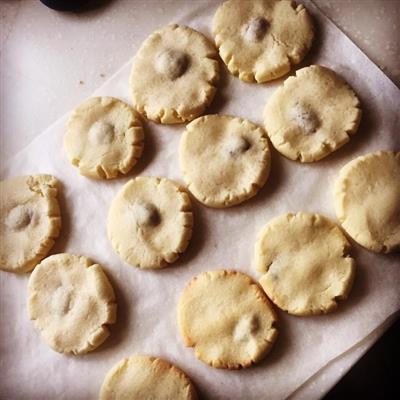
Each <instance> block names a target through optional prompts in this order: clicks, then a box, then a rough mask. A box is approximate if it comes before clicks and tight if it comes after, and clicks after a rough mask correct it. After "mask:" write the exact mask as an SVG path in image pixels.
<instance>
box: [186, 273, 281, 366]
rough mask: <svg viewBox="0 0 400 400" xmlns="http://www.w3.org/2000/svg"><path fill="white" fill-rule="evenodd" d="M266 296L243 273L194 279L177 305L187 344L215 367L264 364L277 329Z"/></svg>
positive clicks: (273, 313)
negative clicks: (264, 358) (262, 362)
mask: <svg viewBox="0 0 400 400" xmlns="http://www.w3.org/2000/svg"><path fill="white" fill-rule="evenodd" d="M276 322H277V320H276V315H275V312H274V311H273V309H272V307H271V304H270V302H269V301H268V299H267V297H266V296H265V294H264V293H263V291H262V290H261V288H260V287H259V286H258V285H257V283H255V282H253V280H252V279H251V278H250V277H249V276H247V275H245V274H242V273H241V272H236V271H227V270H220V271H209V272H203V273H201V274H200V275H198V276H196V277H195V278H193V279H192V280H191V282H190V283H189V284H188V285H187V287H186V288H185V290H184V292H183V294H182V296H181V298H180V301H179V305H178V326H179V330H180V333H181V336H182V338H183V341H184V343H185V345H186V346H188V347H193V348H194V350H195V354H196V357H197V358H198V359H200V360H201V361H203V362H205V363H207V364H209V365H210V366H212V367H215V368H229V369H238V368H242V367H249V366H250V365H251V364H253V363H256V362H258V361H260V360H261V359H262V358H263V357H265V355H266V354H267V353H268V351H269V350H270V348H271V346H272V344H273V343H274V341H275V339H276V337H277V335H278V331H277V329H276Z"/></svg>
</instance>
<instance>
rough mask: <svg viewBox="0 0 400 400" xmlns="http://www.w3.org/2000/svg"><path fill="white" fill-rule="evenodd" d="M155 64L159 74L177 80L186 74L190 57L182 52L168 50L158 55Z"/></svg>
mask: <svg viewBox="0 0 400 400" xmlns="http://www.w3.org/2000/svg"><path fill="white" fill-rule="evenodd" d="M155 63H156V65H155V66H156V70H157V71H158V72H160V73H161V74H164V75H166V76H167V77H168V78H169V79H171V80H175V79H177V78H179V77H180V76H182V75H183V74H184V73H185V72H186V70H187V68H188V66H189V57H188V56H187V54H185V53H183V52H182V51H179V50H172V49H168V50H164V51H162V52H161V53H159V54H158V56H157V57H156V61H155Z"/></svg>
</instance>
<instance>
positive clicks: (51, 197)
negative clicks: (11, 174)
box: [0, 175, 61, 272]
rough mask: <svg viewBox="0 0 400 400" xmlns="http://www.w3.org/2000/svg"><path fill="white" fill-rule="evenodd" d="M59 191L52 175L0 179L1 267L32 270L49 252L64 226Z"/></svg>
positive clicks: (6, 269) (15, 270)
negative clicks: (62, 225)
mask: <svg viewBox="0 0 400 400" xmlns="http://www.w3.org/2000/svg"><path fill="white" fill-rule="evenodd" d="M57 194H58V181H57V179H56V178H55V177H54V176H51V175H31V176H20V177H16V178H12V179H8V180H4V181H1V182H0V199H1V201H0V236H1V240H0V269H2V270H5V271H9V272H29V271H31V270H32V269H33V268H34V267H35V265H36V264H37V263H38V262H39V261H40V260H41V259H42V258H44V257H45V256H46V255H47V253H48V251H49V250H50V249H51V247H52V246H53V244H54V240H55V239H56V238H57V237H58V234H59V232H60V228H61V216H60V208H59V205H58V200H57Z"/></svg>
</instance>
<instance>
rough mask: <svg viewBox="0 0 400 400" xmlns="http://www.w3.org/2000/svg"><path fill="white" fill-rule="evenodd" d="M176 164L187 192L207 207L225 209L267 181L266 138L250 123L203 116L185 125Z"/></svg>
mask: <svg viewBox="0 0 400 400" xmlns="http://www.w3.org/2000/svg"><path fill="white" fill-rule="evenodd" d="M179 156H180V164H181V171H182V174H183V178H184V180H185V182H186V184H187V185H188V189H189V190H190V192H191V193H192V194H193V195H194V196H195V197H196V198H197V199H198V200H199V201H201V202H202V203H204V204H205V205H207V206H210V207H229V206H232V205H235V204H239V203H241V202H243V201H245V200H247V199H249V198H250V197H253V196H254V195H255V194H256V193H257V192H258V190H259V189H260V188H261V187H262V186H263V185H264V183H265V182H266V180H267V178H268V174H269V167H270V153H269V148H268V139H267V135H266V133H265V132H264V130H263V129H262V128H260V127H259V126H257V125H255V124H253V123H252V122H250V121H248V120H246V119H242V118H237V117H232V116H227V115H205V116H203V117H199V118H197V119H196V120H194V121H192V122H191V123H190V124H188V125H187V126H186V130H185V132H184V133H183V135H182V138H181V143H180V150H179Z"/></svg>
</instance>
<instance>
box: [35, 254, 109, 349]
mask: <svg viewBox="0 0 400 400" xmlns="http://www.w3.org/2000/svg"><path fill="white" fill-rule="evenodd" d="M28 289H29V299H28V309H29V317H30V319H32V320H34V321H35V326H36V327H37V329H38V330H39V331H40V333H41V335H42V338H43V340H44V341H45V342H46V343H47V344H48V345H49V346H50V347H51V348H52V349H53V350H55V351H58V352H60V353H71V354H84V353H87V352H89V351H92V350H93V349H95V348H96V347H98V346H99V345H100V344H102V343H103V342H104V340H106V338H107V337H108V335H109V330H108V328H107V324H112V323H114V322H115V318H116V309H117V306H116V303H115V297H114V291H113V288H112V287H111V284H110V282H109V281H108V279H107V277H106V275H105V274H104V272H103V270H102V268H101V267H100V265H98V264H94V263H93V262H92V261H90V260H89V259H87V258H86V257H83V256H78V255H73V254H56V255H53V256H50V257H47V258H46V259H44V260H43V261H42V262H41V263H40V264H39V265H38V266H37V267H36V268H35V270H34V271H33V272H32V275H31V276H30V278H29V284H28Z"/></svg>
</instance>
